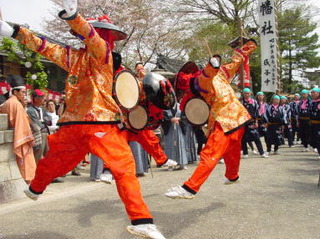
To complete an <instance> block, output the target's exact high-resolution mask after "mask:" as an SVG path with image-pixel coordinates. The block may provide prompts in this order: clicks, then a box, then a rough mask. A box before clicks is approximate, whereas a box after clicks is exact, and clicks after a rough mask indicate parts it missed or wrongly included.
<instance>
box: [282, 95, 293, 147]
mask: <svg viewBox="0 0 320 239" xmlns="http://www.w3.org/2000/svg"><path fill="white" fill-rule="evenodd" d="M280 105H281V106H282V107H283V110H284V113H285V115H286V117H287V119H286V121H287V122H288V124H285V125H284V127H283V142H282V143H283V144H285V142H284V138H287V139H288V145H289V147H290V148H291V147H293V140H292V123H291V107H290V105H289V104H288V98H287V97H286V96H283V95H282V96H280Z"/></svg>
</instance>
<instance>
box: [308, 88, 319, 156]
mask: <svg viewBox="0 0 320 239" xmlns="http://www.w3.org/2000/svg"><path fill="white" fill-rule="evenodd" d="M310 93H311V98H312V103H311V107H310V123H311V145H312V147H313V148H315V149H317V152H318V157H317V159H318V160H320V88H318V87H315V88H313V89H312V90H311V91H310Z"/></svg>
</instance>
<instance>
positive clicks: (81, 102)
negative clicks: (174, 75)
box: [0, 0, 164, 239]
mask: <svg viewBox="0 0 320 239" xmlns="http://www.w3.org/2000/svg"><path fill="white" fill-rule="evenodd" d="M62 5H63V7H64V10H63V11H61V12H60V13H59V16H60V17H61V18H62V19H63V20H66V21H67V23H68V24H69V26H70V27H71V29H72V31H73V32H74V34H75V35H77V36H79V37H80V38H81V39H83V42H84V44H85V46H86V47H85V48H84V49H79V50H75V49H71V48H70V47H66V48H64V47H61V46H59V45H57V44H51V43H49V42H47V41H46V39H44V38H39V37H37V36H35V35H34V34H33V33H32V32H30V31H29V30H28V29H25V28H22V27H20V26H17V25H16V26H15V27H14V28H12V27H11V26H10V25H8V24H7V23H6V22H4V21H0V34H1V35H4V36H11V37H13V38H16V39H17V40H19V41H20V42H21V43H22V44H25V45H26V46H27V47H28V48H30V49H31V50H33V51H35V52H38V53H40V54H41V55H43V56H44V57H46V58H47V59H49V60H51V61H52V62H54V63H55V64H57V65H58V66H60V67H62V68H63V69H65V70H66V71H68V78H67V81H66V104H67V108H66V110H65V112H64V113H63V115H62V117H61V118H60V120H59V125H60V129H59V131H58V132H57V133H56V134H53V135H51V136H50V137H49V148H50V150H49V152H48V154H47V156H46V157H45V158H43V159H41V160H40V162H39V164H38V167H37V171H36V176H35V178H34V180H32V182H31V184H30V187H29V188H28V189H27V190H25V193H26V195H27V196H28V197H30V198H31V199H34V200H36V199H38V197H39V195H40V194H41V193H42V192H43V191H44V190H45V189H46V187H47V185H49V184H50V182H51V181H52V180H53V179H54V178H57V177H59V176H62V175H64V174H66V173H67V172H69V171H70V170H72V169H73V168H74V167H75V166H76V165H77V164H78V163H79V161H81V160H82V159H83V158H84V156H85V155H86V154H87V153H88V152H91V153H93V154H95V155H97V156H98V157H100V158H101V159H102V160H104V161H105V162H106V163H107V164H108V165H109V167H110V168H111V169H112V171H113V174H114V177H115V181H116V184H117V189H118V193H119V196H120V198H121V199H122V201H123V203H124V205H125V209H126V211H127V214H128V216H129V219H130V220H131V223H132V225H130V226H128V227H127V230H128V231H129V232H131V233H133V234H137V235H140V236H144V237H149V238H155V239H163V238H164V236H163V235H162V234H161V233H160V232H159V231H158V229H157V228H156V226H155V225H154V224H153V219H152V216H151V214H150V212H149V209H148V208H147V206H146V204H145V202H144V201H143V198H142V195H141V190H140V184H139V181H138V179H137V178H136V175H135V166H134V159H133V156H132V153H131V151H130V148H129V146H128V144H127V140H126V138H125V137H124V136H123V134H122V132H121V131H120V129H119V128H118V127H117V124H118V123H120V121H119V113H120V110H119V107H118V106H117V104H116V102H115V101H114V100H113V98H112V94H111V91H112V78H113V60H112V54H111V51H112V49H113V47H114V41H116V40H122V39H125V38H126V34H125V33H123V32H122V31H121V30H120V29H118V28H117V27H116V26H115V25H113V24H112V23H111V22H110V20H109V19H108V18H107V17H101V18H99V19H98V20H90V23H89V22H87V21H86V20H85V19H83V18H82V17H81V16H80V15H79V14H78V12H77V1H76V0H63V2H62Z"/></svg>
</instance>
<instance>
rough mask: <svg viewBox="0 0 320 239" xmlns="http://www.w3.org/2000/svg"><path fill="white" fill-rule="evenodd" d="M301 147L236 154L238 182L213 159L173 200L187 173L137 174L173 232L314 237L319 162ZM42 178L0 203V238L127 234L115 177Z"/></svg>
mask: <svg viewBox="0 0 320 239" xmlns="http://www.w3.org/2000/svg"><path fill="white" fill-rule="evenodd" d="M300 151H301V147H295V148H292V149H289V148H287V147H281V148H280V153H281V154H280V155H271V157H269V158H260V157H259V156H253V155H250V157H249V158H247V159H242V162H241V170H240V178H241V182H240V183H238V184H234V185H224V184H223V182H224V170H225V166H224V165H223V164H218V165H217V167H216V169H215V170H214V171H213V173H212V174H211V176H210V177H209V179H208V180H207V181H206V183H205V184H204V185H203V187H202V188H201V190H200V192H199V193H198V194H197V196H196V197H195V198H194V199H193V200H173V199H169V198H167V197H165V196H164V193H165V192H166V190H167V189H168V188H169V187H171V186H174V185H178V184H179V185H180V184H182V182H183V181H185V180H186V179H187V178H188V177H189V176H190V175H191V174H192V172H193V170H194V169H195V167H196V165H189V166H188V169H187V170H182V171H166V170H164V169H158V168H155V167H153V168H152V174H151V173H149V174H148V175H147V176H146V177H143V178H140V182H141V186H142V190H143V195H144V198H145V200H146V202H147V204H148V206H149V208H150V210H151V212H152V214H153V216H154V220H155V224H156V225H157V226H158V228H159V229H160V230H161V232H162V233H163V234H164V235H165V236H166V238H172V239H200V238H201V239H213V238H214V239H309V238H310V239H316V238H320V188H319V187H318V186H317V184H318V179H319V172H320V161H318V160H316V158H317V155H316V154H315V153H314V152H300ZM64 180H65V182H64V183H58V184H51V185H49V187H48V189H47V190H46V192H45V193H44V194H43V195H42V196H41V198H40V199H39V200H38V201H36V202H34V201H31V200H30V199H27V198H25V199H23V200H19V201H14V202H10V203H6V204H2V205H0V238H1V239H2V238H6V239H91V238H99V239H100V238H102V239H118V238H119V239H120V238H121V239H131V238H132V239H134V238H139V237H136V236H133V235H131V234H129V233H128V232H126V230H125V228H126V226H127V225H129V223H130V222H129V220H128V219H127V216H126V213H125V211H124V207H123V205H122V203H121V202H120V200H119V197H118V195H117V192H116V187H115V184H112V185H107V184H103V183H96V182H91V181H90V180H89V167H87V168H86V169H85V170H83V171H82V176H80V177H75V176H71V175H68V176H67V177H66V178H65V179H64Z"/></svg>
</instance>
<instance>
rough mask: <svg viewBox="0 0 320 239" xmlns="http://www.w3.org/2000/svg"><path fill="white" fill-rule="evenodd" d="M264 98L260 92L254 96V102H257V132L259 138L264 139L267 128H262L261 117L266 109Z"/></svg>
mask: <svg viewBox="0 0 320 239" xmlns="http://www.w3.org/2000/svg"><path fill="white" fill-rule="evenodd" d="M265 99H266V96H265V94H264V93H263V92H262V91H258V92H257V94H256V100H257V102H258V105H259V107H258V132H259V136H260V137H264V139H266V138H265V137H266V132H267V128H266V127H264V124H263V121H262V118H263V115H264V114H265V113H266V109H267V107H268V104H267V103H266V100H265Z"/></svg>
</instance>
